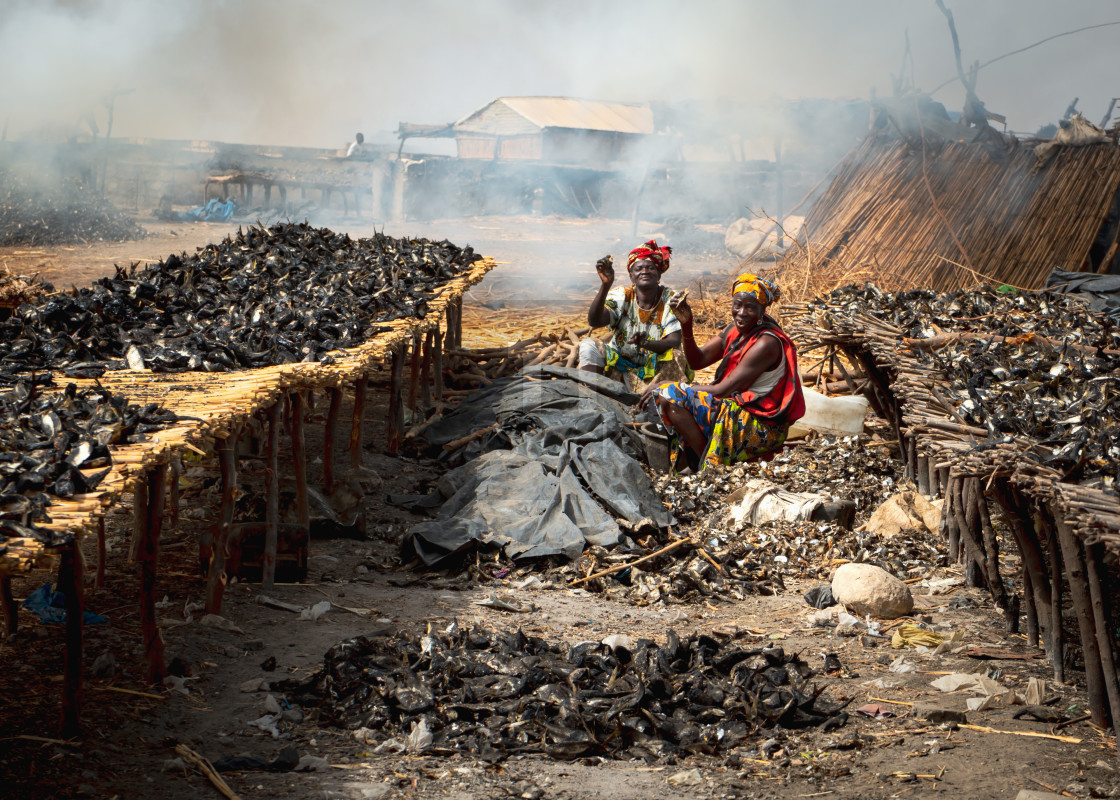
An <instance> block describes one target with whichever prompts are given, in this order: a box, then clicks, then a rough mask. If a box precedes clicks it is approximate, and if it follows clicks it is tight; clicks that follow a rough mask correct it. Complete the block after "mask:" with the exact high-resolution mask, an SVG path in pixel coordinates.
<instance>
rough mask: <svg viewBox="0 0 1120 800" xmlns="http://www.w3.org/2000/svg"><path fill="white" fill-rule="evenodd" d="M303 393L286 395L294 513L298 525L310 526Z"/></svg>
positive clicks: (305, 527) (308, 527) (306, 528)
mask: <svg viewBox="0 0 1120 800" xmlns="http://www.w3.org/2000/svg"><path fill="white" fill-rule="evenodd" d="M303 407H304V401H303V393H302V392H292V393H291V394H290V395H289V396H288V408H289V411H290V414H289V417H290V420H291V432H292V466H293V468H294V471H295V479H296V514H297V515H298V518H299V524H300V527H302V528H303V530H305V531H308V530H310V528H311V510H310V507H309V506H308V502H307V448H306V443H305V440H304V436H303Z"/></svg>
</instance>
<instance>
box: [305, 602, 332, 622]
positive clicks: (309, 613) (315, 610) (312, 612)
mask: <svg viewBox="0 0 1120 800" xmlns="http://www.w3.org/2000/svg"><path fill="white" fill-rule="evenodd" d="M330 610H331V601H330V600H320V601H319V602H318V603H316V604H315V605H313V606H311V607H310V608H305V609H303V611H301V612H299V618H300V619H301V620H310V621H311V622H318V620H319V617H321V616H323V615H324V614H326V613H327V612H328V611H330Z"/></svg>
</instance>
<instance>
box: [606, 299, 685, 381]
mask: <svg viewBox="0 0 1120 800" xmlns="http://www.w3.org/2000/svg"><path fill="white" fill-rule="evenodd" d="M672 296H673V290H672V289H670V288H669V287H668V286H662V287H661V296H660V297H659V298H658V300H657V305H656V306H654V307H653V308H651V309H649V310H648V311H647V310H645V309H642V308H639V307H638V301H637V299H636V298H635V296H634V287H633V286H618V287H615V288H613V289H611V290H610V292H609V293H608V294H607V299H606V301H605V302H604V303H603V305H604V306H605V307H606V309H607V313H608V314H610V318H611V319H610V322H609V323H608V326H609V327H610V329H611V330H613V331H614V336H612V337H611V340H610V341H609V342H607V344H606V357H607V369H608V370H609V369H617V370H619V371H620V372H630V373H633V374H634V375H636V376H637V377H638V378H640V379H642V380H643V381H649V380H651V379H652V378H653V377H654V376H655V375H657V373H658V371H659V370H661V369H662V367H664V366H665V365H666V364H668V363H671V362H672V361H673V350H667V351H666V352H664V353H661V354H660V355H658V354H657V353H652V352H650V351H649V350H639V349H638V348H637V347H634V346H633V345H630V344H627V342H628V341H629V339H630V337H631V336H632V335H633V334H634V333H635V332H637V333H640V334H642V335H643V336H644V337H646V338H647V339H650V340H653V341H656V340H658V339H664V338H665V337H666V336H668V335H669V334H671V333H675V332H677V331H679V330H680V329H681V324H680V322H678V321H677V318H676V316H675V315H674V314H673V310H672V309H671V308H669V298H670V297H672Z"/></svg>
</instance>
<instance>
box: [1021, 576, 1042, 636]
mask: <svg viewBox="0 0 1120 800" xmlns="http://www.w3.org/2000/svg"><path fill="white" fill-rule="evenodd" d="M1021 574H1022V582H1023V619H1024V621H1025V622H1026V626H1027V644H1029V645H1030V646H1031V647H1038V609H1036V608H1035V604H1034V586H1033V585H1032V581H1031V573H1030V571H1029V570H1028V569H1027V568H1026V565H1023V566H1022V572H1021Z"/></svg>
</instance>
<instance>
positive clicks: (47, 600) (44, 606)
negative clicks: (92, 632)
mask: <svg viewBox="0 0 1120 800" xmlns="http://www.w3.org/2000/svg"><path fill="white" fill-rule="evenodd" d="M23 607H24V608H26V609H27V610H28V611H30V612H32V613H33V614H35V616H37V617H38V618H39V619H41V620H42V621H43V622H47V623H50V624H53V625H61V624H62V623H64V622H66V595H64V594H63V593H62V592H55V591H51V585H50V584H49V583H44V584H43V585H42V586H41V587H40V588H38V589H36V590H35V591H33V592H32V593H31V594H29V595H27V597H25V598H24V599H23ZM108 621H109V620H108V619H106V618H105V617H103V616H101V615H100V614H91V613H90V612H89V611H85V612H83V613H82V623H83V624H85V625H97V624H100V623H102V622H108Z"/></svg>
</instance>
